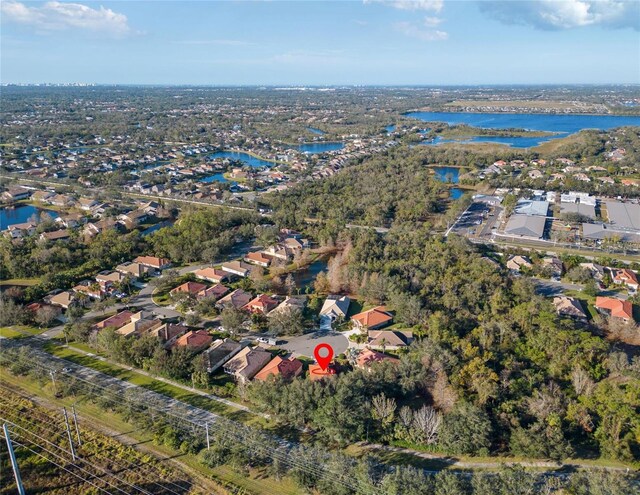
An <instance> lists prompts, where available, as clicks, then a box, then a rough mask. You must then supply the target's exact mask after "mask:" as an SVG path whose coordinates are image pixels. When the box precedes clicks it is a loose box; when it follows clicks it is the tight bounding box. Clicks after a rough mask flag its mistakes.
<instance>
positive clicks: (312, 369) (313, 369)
mask: <svg viewBox="0 0 640 495" xmlns="http://www.w3.org/2000/svg"><path fill="white" fill-rule="evenodd" d="M335 374H336V369H335V368H334V367H333V366H331V365H329V366H328V367H327V369H326V370H323V369H322V367H321V366H320V365H319V364H310V365H309V376H308V378H309V380H311V381H316V380H322V379H323V378H326V377H327V376H332V375H335Z"/></svg>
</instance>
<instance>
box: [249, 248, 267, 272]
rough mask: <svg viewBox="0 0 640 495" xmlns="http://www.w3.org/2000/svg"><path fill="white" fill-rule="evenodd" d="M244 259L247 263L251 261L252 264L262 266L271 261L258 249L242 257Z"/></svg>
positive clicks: (265, 266)
mask: <svg viewBox="0 0 640 495" xmlns="http://www.w3.org/2000/svg"><path fill="white" fill-rule="evenodd" d="M244 260H245V261H246V262H247V263H253V264H254V265H258V266H262V267H264V268H268V267H269V264H270V263H271V258H268V257H267V256H265V255H264V254H262V253H261V252H259V251H256V252H254V253H248V254H247V255H246V256H245V257H244Z"/></svg>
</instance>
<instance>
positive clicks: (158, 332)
mask: <svg viewBox="0 0 640 495" xmlns="http://www.w3.org/2000/svg"><path fill="white" fill-rule="evenodd" d="M188 331H189V328H188V327H185V326H184V325H174V324H172V323H162V324H161V325H158V326H155V327H152V328H150V329H149V330H148V332H147V334H148V335H153V336H154V337H156V338H157V339H158V340H160V342H162V343H163V344H165V347H171V346H172V345H173V343H174V342H175V340H176V339H177V338H178V337H180V336H181V335H184V334H185V333H187V332H188Z"/></svg>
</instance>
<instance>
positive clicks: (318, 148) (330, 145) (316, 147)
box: [295, 141, 344, 155]
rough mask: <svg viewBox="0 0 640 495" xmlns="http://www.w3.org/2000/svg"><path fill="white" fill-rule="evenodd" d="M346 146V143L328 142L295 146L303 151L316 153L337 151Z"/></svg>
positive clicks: (311, 153)
mask: <svg viewBox="0 0 640 495" xmlns="http://www.w3.org/2000/svg"><path fill="white" fill-rule="evenodd" d="M342 148H344V143H339V142H335V141H334V142H326V143H322V142H321V143H304V144H299V145H296V146H295V149H297V150H298V151H301V152H302V153H308V154H310V155H314V154H316V153H326V152H327V151H337V150H341V149H342Z"/></svg>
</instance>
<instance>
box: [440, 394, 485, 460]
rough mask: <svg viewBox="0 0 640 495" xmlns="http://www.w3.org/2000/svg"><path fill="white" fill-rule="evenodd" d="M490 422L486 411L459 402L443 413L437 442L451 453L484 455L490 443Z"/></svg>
mask: <svg viewBox="0 0 640 495" xmlns="http://www.w3.org/2000/svg"><path fill="white" fill-rule="evenodd" d="M490 438H491V422H490V421H489V418H488V417H487V415H486V413H485V412H484V411H482V410H481V409H479V408H478V407H476V406H474V405H472V404H469V403H467V402H461V403H459V404H457V405H456V407H455V408H454V409H453V410H452V411H451V412H450V413H448V414H445V415H444V418H443V421H442V427H441V428H440V435H439V438H438V444H439V445H441V446H442V447H443V448H444V449H445V450H447V451H449V452H452V453H460V454H474V455H486V454H487V452H488V449H489V447H490V445H491V440H490Z"/></svg>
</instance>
